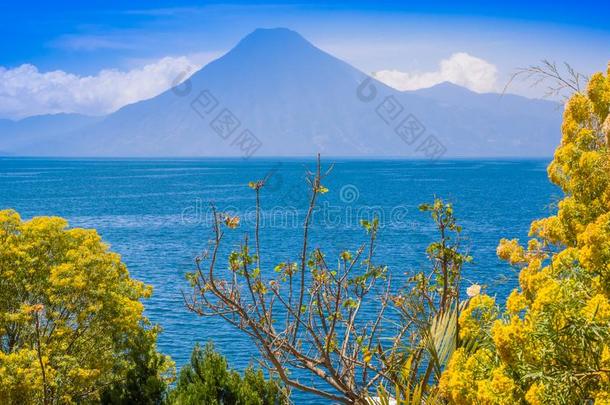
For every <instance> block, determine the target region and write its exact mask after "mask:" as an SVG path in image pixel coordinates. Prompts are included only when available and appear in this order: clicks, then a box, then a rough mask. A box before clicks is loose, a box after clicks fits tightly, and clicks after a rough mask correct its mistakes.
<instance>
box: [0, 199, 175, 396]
mask: <svg viewBox="0 0 610 405" xmlns="http://www.w3.org/2000/svg"><path fill="white" fill-rule="evenodd" d="M150 293H151V289H150V287H148V286H146V285H144V284H142V283H141V282H138V281H136V280H133V279H131V278H130V277H129V273H128V272H127V268H126V267H125V265H124V264H123V263H122V262H121V259H120V257H119V255H118V254H116V253H112V252H110V251H108V246H107V245H105V244H104V243H102V241H101V238H100V236H99V235H98V234H97V232H95V231H94V230H85V229H68V228H67V222H66V221H65V220H63V219H61V218H56V217H37V218H34V219H32V220H29V221H22V220H21V218H20V217H19V215H18V214H17V213H16V212H15V211H11V210H5V211H0V403H3V404H28V403H42V404H57V403H75V402H83V401H85V402H90V401H92V400H98V399H99V398H100V394H101V393H102V392H103V391H104V390H105V389H108V388H109V387H112V386H116V384H117V383H120V382H121V381H127V380H128V379H129V378H131V377H130V376H131V375H132V374H133V372H134V368H135V366H134V362H133V361H132V360H130V358H131V357H130V356H131V353H132V352H133V350H135V349H133V347H134V345H141V342H142V341H143V339H144V340H145V341H147V342H152V343H151V344H152V346H151V345H150V344H149V345H148V346H147V347H154V340H155V337H156V333H157V332H156V328H149V327H147V324H148V321H147V320H146V318H145V317H144V316H143V306H142V303H141V302H140V299H142V298H145V297H148V296H149V295H150ZM163 363H164V364H165V365H168V364H169V363H168V362H167V361H165V360H164V361H163Z"/></svg>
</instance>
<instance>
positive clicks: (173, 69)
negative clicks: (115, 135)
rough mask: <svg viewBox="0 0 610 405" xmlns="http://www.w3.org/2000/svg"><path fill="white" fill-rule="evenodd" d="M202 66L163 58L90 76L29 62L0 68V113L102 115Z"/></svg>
mask: <svg viewBox="0 0 610 405" xmlns="http://www.w3.org/2000/svg"><path fill="white" fill-rule="evenodd" d="M200 67H201V64H200V63H197V62H194V61H193V60H191V59H190V58H187V57H185V56H182V57H165V58H163V59H160V60H158V61H156V62H154V63H150V64H147V65H145V66H143V67H139V68H136V69H132V70H129V71H120V70H116V69H106V70H102V71H100V72H99V73H98V74H97V75H95V76H78V75H75V74H71V73H67V72H64V71H62V70H56V71H52V72H40V71H39V70H38V68H36V66H34V65H30V64H24V65H21V66H18V67H16V68H13V69H7V68H4V67H1V66H0V117H5V118H13V119H18V118H23V117H27V116H31V115H38V114H50V113H60V112H75V113H81V114H88V115H101V114H106V113H109V112H112V111H115V110H117V109H119V108H121V107H122V106H124V105H126V104H130V103H133V102H136V101H139V100H143V99H146V98H150V97H154V96H156V95H158V94H160V93H162V92H163V91H165V90H167V89H169V88H170V87H172V86H173V85H176V84H178V83H179V82H181V81H182V80H185V79H187V78H188V77H189V76H190V75H191V74H192V73H194V72H195V71H197V70H198V69H199V68H200Z"/></svg>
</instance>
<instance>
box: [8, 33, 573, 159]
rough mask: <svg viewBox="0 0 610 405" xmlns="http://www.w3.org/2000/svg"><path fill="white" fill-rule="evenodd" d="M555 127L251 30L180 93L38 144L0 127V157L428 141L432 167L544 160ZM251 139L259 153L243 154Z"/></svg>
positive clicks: (283, 152) (504, 101) (361, 149)
mask: <svg viewBox="0 0 610 405" xmlns="http://www.w3.org/2000/svg"><path fill="white" fill-rule="evenodd" d="M367 92H375V97H374V98H373V99H369V98H370V94H368V93H367ZM203 101H205V102H208V103H209V104H208V105H207V106H205V108H203ZM212 104H214V105H212ZM212 107H214V108H212ZM208 109H209V111H207V110H208ZM223 114H224V115H223ZM64 118H66V117H64ZM560 118H561V116H560V114H559V112H558V111H557V108H556V104H554V103H551V102H549V101H539V100H530V99H526V98H524V97H521V96H512V95H511V96H507V95H504V96H502V97H500V96H499V95H495V94H478V93H474V92H471V91H470V90H468V89H465V88H462V87H460V86H457V85H453V84H439V85H437V86H433V87H431V88H428V89H420V90H415V91H408V92H401V91H398V90H395V89H392V88H390V87H388V86H386V85H385V84H383V83H381V82H379V81H377V80H375V79H374V78H372V77H370V76H369V75H367V74H365V73H363V72H361V71H359V70H358V69H356V68H354V67H352V66H351V65H349V64H347V63H346V62H344V61H342V60H340V59H338V58H336V57H334V56H332V55H330V54H328V53H326V52H324V51H322V50H320V49H318V48H316V47H315V46H314V45H313V44H311V43H310V42H308V41H307V40H306V39H304V38H303V37H302V36H301V35H300V34H298V33H296V32H295V31H292V30H288V29H283V28H275V29H257V30H255V31H253V32H252V33H251V34H249V35H247V36H246V37H244V38H243V39H242V40H241V41H239V42H238V44H237V45H236V46H235V47H234V48H232V49H231V50H230V51H229V52H227V53H226V54H224V55H223V56H221V57H220V58H218V59H217V60H215V61H213V62H211V63H209V64H208V65H206V66H204V67H203V68H202V69H200V70H199V71H197V72H195V73H193V74H192V75H191V76H190V77H189V79H187V81H186V82H184V83H182V84H180V85H178V86H176V87H174V88H172V89H169V90H167V91H165V92H163V93H161V94H160V95H158V96H156V97H153V98H150V99H147V100H142V101H139V102H136V103H132V104H129V105H126V106H124V107H122V108H120V109H119V110H117V111H116V112H114V113H111V114H108V115H106V116H104V117H88V118H81V117H76V116H74V117H71V119H72V121H74V122H68V121H70V119H64V122H63V124H62V125H59V124H57V127H56V128H48V130H47V131H46V133H43V132H40V130H37V131H35V132H36V133H33V132H30V133H26V134H25V135H24V133H23V130H21V132H19V131H16V130H15V129H14V128H13V129H3V128H4V126H3V124H2V123H0V130H2V132H4V134H0V150H4V151H7V152H9V153H12V154H23V155H30V156H32V155H44V156H108V157H115V156H116V157H154V156H163V157H179V156H243V157H249V156H253V155H261V156H263V155H264V156H312V155H315V154H316V153H317V152H321V153H323V154H326V155H334V156H367V155H376V156H390V155H391V156H403V157H425V154H426V153H425V152H426V148H425V146H426V145H425V143H426V142H428V143H429V140H430V139H433V140H435V141H437V142H438V145H437V146H438V148H437V149H438V150H437V153H436V154H433V155H435V156H430V157H433V158H438V157H441V156H464V157H487V156H550V155H551V154H552V150H553V149H554V147H555V146H556V143H557V142H558V141H559V133H560V132H559V128H560ZM88 120H89V121H88ZM223 120H224V121H223ZM231 120H233V121H232V123H231V122H230V121H231ZM43 121H44V120H43ZM51 121H53V120H51ZM55 121H57V122H59V121H60V120H59V119H58V118H56V119H55ZM20 122H21V121H17V122H16V124H15V125H14V126H16V127H20V126H21V125H20V124H19V123H20ZM223 123H224V124H223ZM52 125H55V124H52ZM52 125H51V126H52ZM223 125H224V126H223ZM409 128H410V129H409ZM408 129H409V130H408ZM407 130H408V131H407ZM15 134H17V135H15ZM244 134H246V135H244ZM248 139H250V141H252V140H255V141H256V142H258V143H259V144H260V145H259V147H258V148H257V149H256V150H254V151H253V150H252V147H251V148H249V149H248V150H243V149H244V140H248ZM423 143H424V147H422V144H423ZM428 146H430V145H428ZM439 148H440V149H439ZM440 152H443V153H440ZM436 155H439V156H436Z"/></svg>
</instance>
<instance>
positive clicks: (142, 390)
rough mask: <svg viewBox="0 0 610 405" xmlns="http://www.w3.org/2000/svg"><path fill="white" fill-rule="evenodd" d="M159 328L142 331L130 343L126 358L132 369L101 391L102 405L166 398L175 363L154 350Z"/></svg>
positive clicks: (154, 404) (153, 403)
mask: <svg viewBox="0 0 610 405" xmlns="http://www.w3.org/2000/svg"><path fill="white" fill-rule="evenodd" d="M159 331H160V328H159V327H154V328H151V329H149V330H142V331H141V332H140V333H139V334H138V335H137V336H136V337H135V339H134V340H133V341H132V342H131V344H130V345H129V346H130V347H129V349H128V354H127V358H128V361H129V363H130V364H131V368H130V369H129V371H128V372H127V376H126V377H125V379H124V380H121V381H118V382H116V383H114V384H113V385H112V386H110V387H109V388H108V389H106V390H105V391H104V392H103V394H102V398H101V399H102V401H101V402H102V404H108V405H111V404H112V405H130V404H138V405H158V404H162V403H163V402H164V400H165V397H166V394H167V391H168V388H169V382H170V380H171V379H172V377H173V374H172V373H173V370H174V365H173V362H172V361H171V360H170V358H169V357H167V356H164V355H162V354H161V353H159V352H158V351H157V346H156V340H157V334H158V333H159Z"/></svg>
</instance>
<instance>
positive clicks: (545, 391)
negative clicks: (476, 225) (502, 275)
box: [439, 65, 610, 404]
mask: <svg viewBox="0 0 610 405" xmlns="http://www.w3.org/2000/svg"><path fill="white" fill-rule="evenodd" d="M609 75H610V65H609V67H608V72H607V74H606V75H603V74H602V73H597V74H595V75H593V76H592V77H591V79H590V80H589V83H588V86H587V89H586V91H583V92H576V93H575V94H574V95H573V96H572V97H571V98H570V99H569V101H568V102H567V104H566V106H565V112H564V119H563V125H562V141H561V144H560V146H559V147H558V148H557V150H556V152H555V156H554V159H553V161H552V163H551V164H550V166H549V168H548V174H549V178H550V180H551V181H552V182H553V183H554V184H556V185H558V186H559V187H560V188H561V189H562V190H563V192H564V193H565V198H564V199H563V200H562V201H561V202H560V203H559V205H558V211H557V214H556V215H554V216H551V217H548V218H545V219H541V220H538V221H534V222H533V223H532V225H531V229H530V237H531V239H530V240H529V241H528V243H527V246H522V245H521V244H520V243H519V241H517V240H514V239H513V240H505V239H504V240H502V241H501V242H500V245H499V246H498V251H497V253H498V256H499V257H500V258H501V259H504V260H506V261H508V262H509V263H510V264H511V265H514V266H516V267H518V268H519V269H520V275H519V285H520V288H519V289H516V290H515V291H513V292H512V293H511V294H510V296H509V297H508V300H507V303H506V310H505V312H504V314H503V315H502V316H500V317H495V318H494V316H495V315H494V313H495V312H496V311H497V308H496V304H495V303H494V301H493V299H491V298H490V297H487V296H481V297H479V298H477V299H472V300H470V302H469V304H468V308H469V309H467V310H465V311H464V312H463V313H462V315H461V317H460V325H461V330H460V333H461V334H471V335H470V336H469V337H472V334H474V335H476V337H477V341H478V344H477V345H476V347H474V348H473V347H470V348H466V347H462V348H459V349H458V350H457V351H456V352H455V354H454V355H453V357H452V359H451V361H450V363H449V365H448V367H447V369H446V370H445V372H444V373H443V375H442V377H441V380H440V383H439V392H440V394H441V395H442V396H443V397H444V398H445V399H446V400H447V401H449V402H451V403H458V404H462V403H464V404H467V403H468V404H469V403H483V404H513V403H530V404H548V403H551V404H552V403H590V402H595V403H596V404H606V403H610V157H609V151H610V115H609V108H610V77H609ZM490 315H493V316H492V319H491V320H490ZM494 319H495V320H494ZM473 326H474V327H473ZM477 326H480V327H477Z"/></svg>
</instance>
